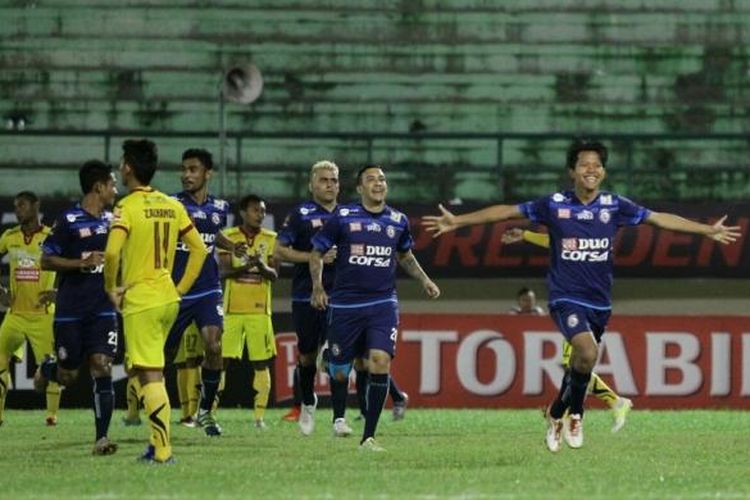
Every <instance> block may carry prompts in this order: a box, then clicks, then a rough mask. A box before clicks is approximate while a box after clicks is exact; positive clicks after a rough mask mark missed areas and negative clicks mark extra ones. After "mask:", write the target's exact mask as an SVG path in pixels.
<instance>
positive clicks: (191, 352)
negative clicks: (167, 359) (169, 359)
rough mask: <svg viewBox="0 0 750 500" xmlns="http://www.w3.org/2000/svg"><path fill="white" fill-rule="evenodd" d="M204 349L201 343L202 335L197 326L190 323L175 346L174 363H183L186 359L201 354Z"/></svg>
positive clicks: (197, 356)
mask: <svg viewBox="0 0 750 500" xmlns="http://www.w3.org/2000/svg"><path fill="white" fill-rule="evenodd" d="M204 350H205V347H204V344H203V335H201V332H200V330H198V326H197V325H196V324H195V323H190V325H188V327H187V328H185V333H183V334H182V340H181V341H180V347H178V348H177V355H176V356H175V358H174V362H175V363H184V362H185V361H187V360H188V359H195V358H199V357H201V356H203V352H204Z"/></svg>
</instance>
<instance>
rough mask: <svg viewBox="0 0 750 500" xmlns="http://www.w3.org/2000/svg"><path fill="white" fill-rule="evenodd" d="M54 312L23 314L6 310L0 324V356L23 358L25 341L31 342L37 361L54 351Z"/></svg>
mask: <svg viewBox="0 0 750 500" xmlns="http://www.w3.org/2000/svg"><path fill="white" fill-rule="evenodd" d="M54 319H55V316H54V314H23V313H12V312H8V313H6V314H5V318H4V319H3V324H2V325H0V358H5V359H10V358H11V357H14V356H15V357H17V358H18V359H19V360H22V359H23V354H24V352H23V351H24V345H25V341H26V340H28V341H29V343H30V344H31V350H32V351H33V352H34V357H35V358H36V361H37V363H39V362H41V361H42V359H44V356H45V355H47V354H52V353H54V352H55V340H54V337H53V334H52V324H53V321H54Z"/></svg>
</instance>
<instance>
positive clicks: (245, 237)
mask: <svg viewBox="0 0 750 500" xmlns="http://www.w3.org/2000/svg"><path fill="white" fill-rule="evenodd" d="M224 235H225V236H226V237H227V238H228V239H230V240H231V241H233V242H234V243H247V247H248V248H247V253H248V255H255V254H256V253H258V254H260V256H261V260H262V261H263V262H264V263H265V264H268V262H269V260H270V259H271V256H272V255H273V251H274V248H275V247H276V233H275V232H274V231H271V230H270V229H265V228H261V230H260V232H258V233H257V234H254V235H253V234H248V233H247V232H245V230H244V229H243V228H242V227H231V228H229V229H227V230H225V231H224ZM246 262H247V261H246V260H245V259H241V258H238V257H237V256H236V255H234V254H232V267H241V266H242V265H244V264H245V263H246ZM224 311H225V312H226V313H228V314H259V313H260V314H271V282H270V281H268V280H264V279H262V278H261V276H260V274H259V273H258V272H257V270H256V271H254V270H253V269H251V270H250V271H248V272H247V273H245V274H243V275H241V276H238V277H236V278H231V279H227V280H225V281H224Z"/></svg>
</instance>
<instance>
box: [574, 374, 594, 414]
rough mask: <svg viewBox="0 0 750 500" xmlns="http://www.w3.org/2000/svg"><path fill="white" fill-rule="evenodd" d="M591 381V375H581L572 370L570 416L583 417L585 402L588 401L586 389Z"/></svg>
mask: <svg viewBox="0 0 750 500" xmlns="http://www.w3.org/2000/svg"><path fill="white" fill-rule="evenodd" d="M589 380H591V373H590V372H589V373H580V372H578V371H576V369H575V368H571V369H570V414H571V415H576V414H578V415H581V416H583V402H584V401H585V400H586V389H587V388H588V386H589Z"/></svg>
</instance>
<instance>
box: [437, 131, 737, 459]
mask: <svg viewBox="0 0 750 500" xmlns="http://www.w3.org/2000/svg"><path fill="white" fill-rule="evenodd" d="M606 164H607V149H606V147H604V145H603V144H601V143H599V142H583V141H575V142H573V144H571V146H570V148H569V149H568V152H567V168H568V172H569V175H570V177H571V179H572V180H573V186H574V189H573V190H571V191H563V192H558V193H553V194H551V195H548V196H544V197H542V198H539V199H538V200H535V201H529V202H526V203H521V204H520V205H494V206H491V207H488V208H484V209H482V210H477V211H475V212H470V213H467V214H462V215H454V214H452V213H451V212H449V211H448V210H446V209H445V208H444V207H443V206H442V205H440V206H439V208H440V212H441V214H440V215H437V216H426V217H424V218H423V225H424V226H425V227H426V229H427V230H428V231H430V232H432V233H433V236H435V237H437V236H440V235H441V234H443V233H446V232H448V231H453V230H455V229H457V228H459V227H463V226H469V225H474V224H485V223H491V222H497V221H502V220H507V219H519V218H526V219H529V220H531V221H532V222H538V223H542V224H544V225H546V226H547V227H548V229H549V235H550V270H549V274H548V278H547V283H548V287H549V303H550V314H551V316H552V318H553V320H554V321H555V323H556V324H557V326H558V328H559V329H560V331H561V332H562V334H563V335H564V336H565V338H566V340H567V341H568V342H570V344H571V345H572V349H573V352H572V355H571V360H570V371H569V372H568V375H567V376H566V377H565V378H564V379H563V382H562V384H561V386H560V391H559V394H558V396H557V397H556V398H555V400H554V401H553V402H552V404H550V405H549V407H548V409H547V418H548V429H547V435H546V439H545V443H546V445H547V448H548V449H549V450H550V451H552V452H557V451H559V450H560V446H561V443H562V439H563V438H564V439H565V442H566V443H567V444H568V446H570V447H571V448H580V447H581V446H583V408H584V399H585V397H586V390H587V388H588V385H589V382H590V380H591V372H592V370H593V368H594V364H595V363H596V359H597V356H598V352H599V348H598V344H599V341H600V340H601V336H602V335H603V334H604V329H605V327H606V325H607V320H608V319H609V316H610V313H611V309H612V305H611V287H612V269H613V263H614V262H613V258H612V246H613V243H614V238H615V235H616V234H617V231H618V229H619V228H620V227H622V226H633V225H637V224H641V223H644V222H647V223H649V224H652V225H654V226H657V227H660V228H662V229H668V230H671V231H679V232H684V233H694V234H701V235H704V236H706V237H708V238H711V239H713V240H716V241H718V242H720V243H724V244H727V243H731V242H734V241H736V239H737V238H738V237H739V236H740V232H739V231H740V228H739V227H737V226H725V225H724V224H723V223H724V220H725V219H726V216H724V217H722V218H721V219H720V220H719V221H717V222H716V223H714V224H713V225H708V224H701V223H699V222H694V221H691V220H687V219H684V218H682V217H680V216H677V215H673V214H670V213H664V212H654V211H651V210H648V209H646V208H643V207H641V206H639V205H636V204H635V203H633V202H632V201H630V200H628V199H627V198H625V197H623V196H619V195H617V194H614V193H609V192H605V191H600V189H599V188H600V186H601V183H602V181H604V179H605V177H606V174H607V171H606V169H605V167H606ZM566 410H568V411H569V412H570V426H569V427H567V428H566V431H565V432H564V433H563V420H562V417H563V415H564V414H565V411H566ZM563 434H564V436H563Z"/></svg>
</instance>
